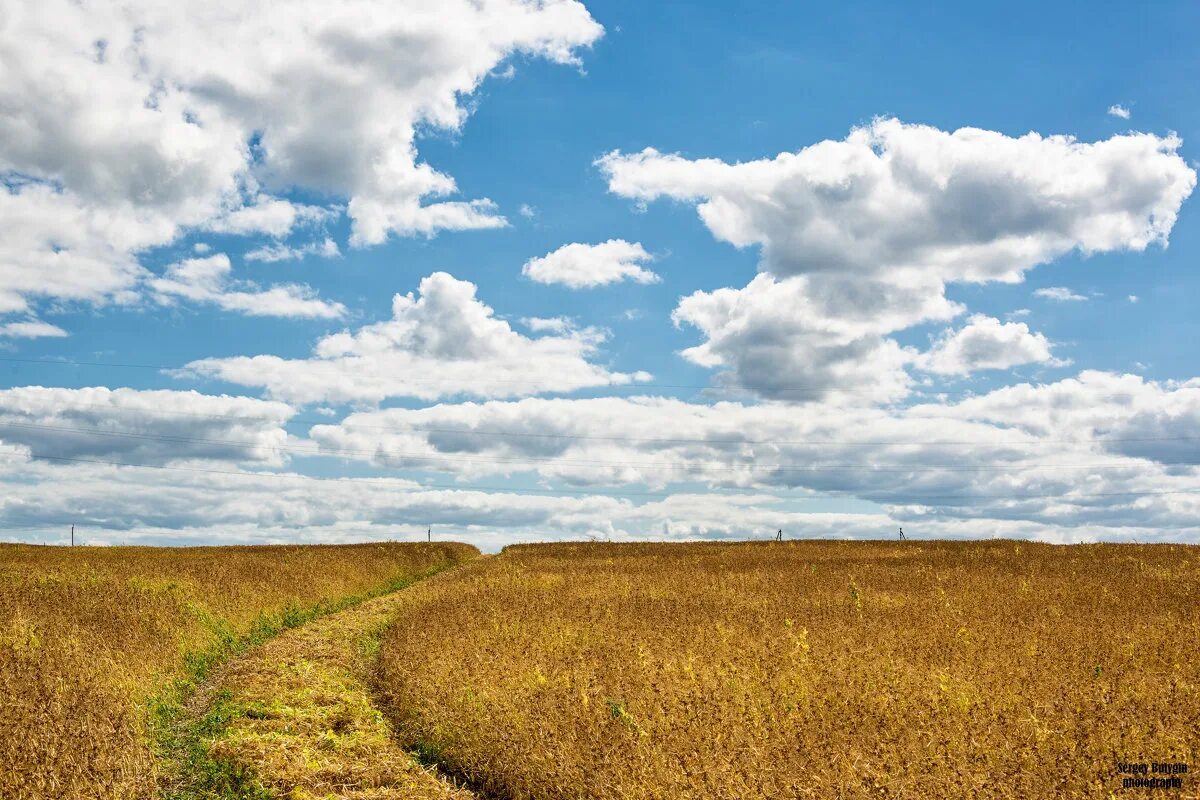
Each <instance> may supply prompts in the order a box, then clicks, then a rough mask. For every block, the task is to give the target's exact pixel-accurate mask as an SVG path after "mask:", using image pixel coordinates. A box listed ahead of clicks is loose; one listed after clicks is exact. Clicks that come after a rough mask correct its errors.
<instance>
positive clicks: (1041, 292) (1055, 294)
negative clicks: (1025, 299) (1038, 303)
mask: <svg viewBox="0 0 1200 800" xmlns="http://www.w3.org/2000/svg"><path fill="white" fill-rule="evenodd" d="M1033 296H1034V297H1040V298H1042V299H1043V300H1053V301H1054V302H1056V303H1082V302H1084V301H1085V300H1087V298H1086V297H1084V296H1083V295H1081V294H1076V293H1075V292H1073V291H1071V290H1070V289H1068V288H1067V287H1065V286H1043V287H1042V288H1041V289H1034V290H1033Z"/></svg>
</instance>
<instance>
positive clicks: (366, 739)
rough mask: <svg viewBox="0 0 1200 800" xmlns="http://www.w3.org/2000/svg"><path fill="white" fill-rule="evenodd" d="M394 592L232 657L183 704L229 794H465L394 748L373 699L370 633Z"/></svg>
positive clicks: (385, 798) (370, 797) (378, 627)
mask: <svg viewBox="0 0 1200 800" xmlns="http://www.w3.org/2000/svg"><path fill="white" fill-rule="evenodd" d="M430 580H437V578H431V579H430ZM403 591H404V590H400V591H398V592H395V593H392V594H389V595H385V596H383V597H379V598H376V599H374V600H368V601H366V602H363V603H361V604H358V605H356V606H354V607H353V608H350V609H347V610H345V611H340V612H338V613H335V614H332V615H329V616H327V617H323V618H321V619H318V620H315V621H313V622H310V623H308V624H306V625H304V626H302V627H299V628H296V629H293V630H290V631H286V632H284V633H282V634H280V635H279V636H276V637H275V638H273V639H271V640H270V641H268V642H266V643H265V644H263V645H261V646H259V647H256V648H254V649H253V650H251V651H250V652H248V653H246V654H244V655H242V656H240V657H238V658H236V659H234V660H233V661H232V662H230V664H229V665H228V666H227V667H226V668H225V669H223V670H222V671H221V672H220V673H219V674H218V675H216V676H215V677H214V679H213V681H212V682H211V684H210V685H209V686H207V687H205V690H204V691H203V692H202V702H201V703H198V704H197V707H195V708H193V709H192V711H193V713H194V714H196V715H197V716H198V717H200V720H199V722H200V725H199V732H200V733H201V735H202V736H204V737H205V738H204V739H203V740H202V741H200V742H199V743H198V744H199V745H200V746H201V747H203V748H205V749H206V750H207V754H208V756H209V757H210V758H212V759H215V760H217V761H219V762H223V763H224V765H225V768H224V769H223V770H222V771H221V772H222V774H223V775H225V776H228V775H231V774H232V775H235V776H237V777H236V779H235V782H236V783H237V784H238V785H237V786H236V787H233V788H234V789H235V790H236V792H237V793H241V794H242V796H254V797H257V796H260V795H259V793H258V792H257V791H256V790H258V789H262V790H265V791H263V792H262V793H261V794H262V796H266V797H286V798H290V799H291V800H306V799H307V798H339V800H341V799H344V800H469V798H472V797H474V795H472V794H471V793H470V792H469V791H468V790H466V789H462V788H459V787H456V786H455V785H454V783H453V782H452V781H448V780H446V779H444V778H443V777H441V776H439V775H438V774H437V773H436V771H435V770H433V769H430V768H427V767H424V766H422V765H421V764H420V763H419V762H418V761H416V760H415V759H414V758H413V756H412V754H411V753H410V752H409V751H408V750H405V749H404V748H402V747H401V746H400V745H399V744H398V743H397V742H396V740H395V739H394V738H393V736H392V730H391V726H390V725H389V724H388V722H387V721H386V720H385V718H384V715H383V714H382V713H381V712H380V711H379V710H378V709H377V708H376V706H375V705H374V703H373V702H372V699H371V694H370V684H371V682H372V680H373V679H374V671H375V664H376V656H377V653H378V648H379V636H380V634H381V633H382V632H383V630H384V629H385V628H386V626H387V625H388V623H389V621H390V619H391V617H392V615H393V614H394V613H395V611H396V609H397V607H398V606H399V605H400V596H401V594H402V593H403ZM184 777H185V779H190V780H192V781H195V779H196V778H197V777H198V776H197V775H195V774H192V775H188V776H184ZM199 777H201V778H203V777H204V776H203V775H200V776H199ZM213 788H214V787H212V786H207V787H206V786H200V787H190V788H189V787H187V786H186V785H185V786H183V787H180V788H179V789H177V790H176V791H175V792H174V794H175V795H176V796H179V797H193V796H203V795H202V794H200V793H199V792H201V791H203V790H212V789H213ZM217 788H221V787H217ZM226 792H227V794H234V793H235V791H230V790H229V788H228V787H226Z"/></svg>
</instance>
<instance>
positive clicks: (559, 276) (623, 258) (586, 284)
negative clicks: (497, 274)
mask: <svg viewBox="0 0 1200 800" xmlns="http://www.w3.org/2000/svg"><path fill="white" fill-rule="evenodd" d="M653 260H654V257H653V256H651V255H650V254H649V253H647V252H646V250H645V248H643V247H642V245H641V244H639V243H638V242H627V241H625V240H624V239H609V240H608V241H607V242H603V243H601V244H580V243H575V244H566V245H563V246H562V247H560V248H558V249H557V250H555V251H554V252H552V253H547V254H546V255H544V256H541V257H540V258H531V259H529V260H528V261H526V262H525V266H524V267H522V268H521V274H522V275H524V276H525V277H527V278H529V279H530V280H533V281H536V282H537V283H557V284H561V285H563V286H568V287H570V288H572V289H592V288H595V287H597V286H606V285H608V284H610V283H619V282H620V281H623V280H625V279H626V278H628V279H629V280H631V281H634V282H635V283H658V282H659V281H660V280H661V278H659V277H658V275H657V274H655V273H653V272H651V271H650V270H648V269H644V268H643V267H642V264H644V263H645V262H648V261H653Z"/></svg>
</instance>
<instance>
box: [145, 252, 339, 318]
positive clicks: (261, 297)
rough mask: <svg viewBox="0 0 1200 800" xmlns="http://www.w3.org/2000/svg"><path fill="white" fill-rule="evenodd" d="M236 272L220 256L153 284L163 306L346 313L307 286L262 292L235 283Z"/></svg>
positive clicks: (189, 263)
mask: <svg viewBox="0 0 1200 800" xmlns="http://www.w3.org/2000/svg"><path fill="white" fill-rule="evenodd" d="M232 270H233V267H232V265H231V264H230V263H229V256H227V255H225V254H224V253H218V254H216V255H212V256H205V257H203V258H189V259H185V260H183V261H179V262H177V263H175V264H171V265H170V266H168V267H167V269H166V272H165V273H164V274H163V276H162V277H161V278H154V279H152V280H151V281H150V282H149V283H150V287H151V289H152V290H153V291H154V292H155V294H156V295H157V297H158V300H159V302H161V303H171V302H174V300H175V299H176V298H184V299H186V300H191V301H193V302H198V303H213V304H215V305H217V306H220V307H221V308H223V309H225V310H227V311H236V312H239V313H242V314H247V315H249V316H252V317H294V318H317V319H335V318H337V317H340V316H342V315H344V314H345V313H346V307H345V306H343V305H342V304H341V303H329V302H326V301H324V300H321V299H319V298H318V297H317V296H316V293H315V292H314V291H313V290H312V289H310V288H309V287H307V286H303V285H300V284H291V283H288V284H282V285H279V286H272V287H270V288H268V289H259V288H258V287H257V286H255V285H254V284H253V283H250V282H249V281H236V282H235V281H231V280H230V278H229V276H230V274H231V272H232Z"/></svg>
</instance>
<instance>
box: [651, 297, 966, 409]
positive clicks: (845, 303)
mask: <svg viewBox="0 0 1200 800" xmlns="http://www.w3.org/2000/svg"><path fill="white" fill-rule="evenodd" d="M961 311H962V308H961V306H959V305H958V304H956V303H952V302H950V301H948V300H947V299H946V297H945V295H944V294H942V292H941V289H940V284H939V285H938V287H936V288H934V287H929V286H925V285H919V284H917V285H910V286H899V285H896V284H892V283H887V282H883V281H871V280H853V279H846V280H840V279H838V280H833V279H813V278H812V277H810V276H796V277H792V278H787V279H784V280H777V279H776V278H774V277H773V276H771V275H769V274H765V273H764V274H760V275H758V276H756V277H755V278H754V280H752V281H751V282H750V283H749V285H747V286H746V287H745V288H744V289H718V290H716V291H713V292H703V291H701V292H695V293H693V294H691V295H689V296H687V297H684V298H683V299H682V300H680V302H679V305H678V307H677V308H676V309H675V311H674V313H673V315H672V318H673V319H674V321H675V323H676V324H677V325H682V324H687V325H691V326H693V327H695V328H697V329H698V330H699V331H700V332H701V333H702V334H703V335H704V337H705V341H704V342H703V343H702V344H700V345H697V346H696V347H691V348H688V349H687V350H684V351H683V353H682V355H683V356H684V358H686V359H688V360H689V361H691V362H693V363H695V364H699V365H701V366H706V367H723V368H726V371H725V372H723V373H722V374H721V375H720V376H719V380H720V381H721V382H722V383H723V384H725V385H727V386H729V387H731V388H732V387H736V388H741V389H745V390H748V391H751V392H754V393H755V394H758V395H760V396H762V397H766V398H771V399H777V400H790V401H793V402H801V401H818V400H824V399H829V398H836V399H838V400H840V401H843V402H851V401H854V402H886V401H889V400H894V399H898V398H900V397H903V396H904V395H905V394H907V393H908V387H909V384H910V383H911V382H912V381H911V378H910V377H909V375H908V372H907V371H906V369H905V367H906V365H907V364H909V363H910V362H911V361H912V360H913V359H914V358H915V357H916V353H915V352H914V351H911V350H907V349H905V348H902V347H901V346H900V345H899V344H897V343H896V342H895V340H893V339H890V338H887V337H886V336H885V334H887V333H890V332H892V331H896V330H900V329H903V328H907V327H909V326H911V325H914V324H917V323H919V322H922V321H927V320H947V319H950V318H952V317H954V316H955V315H957V314H959V313H960V312H961Z"/></svg>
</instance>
